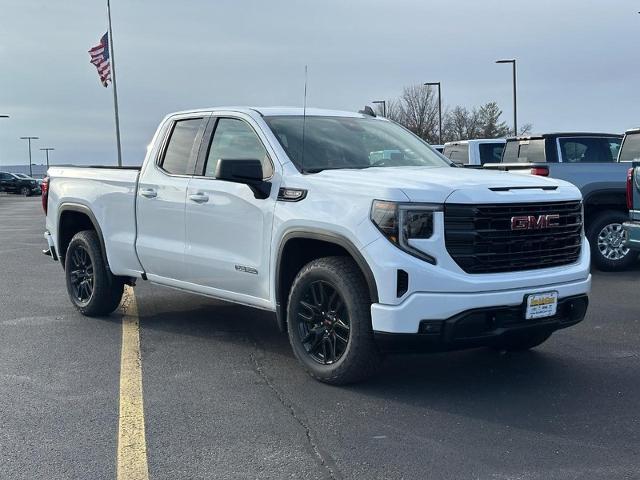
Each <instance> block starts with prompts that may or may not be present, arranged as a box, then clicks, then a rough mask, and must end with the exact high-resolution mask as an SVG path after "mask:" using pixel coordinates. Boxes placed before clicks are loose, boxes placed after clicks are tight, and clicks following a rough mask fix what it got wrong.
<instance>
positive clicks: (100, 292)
mask: <svg viewBox="0 0 640 480" xmlns="http://www.w3.org/2000/svg"><path fill="white" fill-rule="evenodd" d="M64 265H65V267H64V270H65V276H66V280H67V292H68V293H69V298H70V299H71V303H73V305H74V306H75V307H76V308H77V309H78V310H79V311H80V313H82V314H83V315H86V316H88V317H93V316H101V315H109V314H110V313H111V312H113V311H114V310H115V309H116V308H118V305H119V304H120V300H121V299H122V293H123V291H124V281H123V280H122V279H121V278H118V277H116V276H114V275H113V274H112V273H111V272H110V271H109V270H108V269H107V267H106V265H105V263H104V260H103V257H102V249H101V247H100V240H99V239H98V234H97V233H96V232H95V231H93V230H84V231H82V232H78V233H76V234H75V235H74V236H73V238H72V239H71V242H69V246H68V247H67V253H66V255H65V262H64Z"/></svg>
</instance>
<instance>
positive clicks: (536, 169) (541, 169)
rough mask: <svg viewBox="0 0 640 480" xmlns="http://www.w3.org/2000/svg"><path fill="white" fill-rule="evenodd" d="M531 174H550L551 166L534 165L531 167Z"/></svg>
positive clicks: (543, 175)
mask: <svg viewBox="0 0 640 480" xmlns="http://www.w3.org/2000/svg"><path fill="white" fill-rule="evenodd" d="M531 175H539V176H541V177H548V176H549V168H548V167H533V168H532V169H531Z"/></svg>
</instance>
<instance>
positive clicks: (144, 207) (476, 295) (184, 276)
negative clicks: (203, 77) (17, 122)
mask: <svg viewBox="0 0 640 480" xmlns="http://www.w3.org/2000/svg"><path fill="white" fill-rule="evenodd" d="M303 115H304V114H303V110H302V109H300V108H271V109H270V108H260V109H257V108H233V109H231V108H230V109H210V110H195V111H187V112H181V113H176V114H172V115H169V116H168V117H166V118H165V119H164V120H163V121H162V123H161V124H160V126H159V128H158V130H157V132H156V134H155V136H154V138H153V140H152V142H151V145H150V148H149V149H148V152H147V156H146V158H145V160H144V163H143V165H142V168H87V167H85V168H82V167H68V168H67V167H59V166H55V167H51V168H50V169H49V175H50V177H49V179H48V180H47V181H45V183H44V185H45V188H44V191H45V194H44V196H43V206H44V208H45V211H46V229H47V230H46V232H45V238H46V239H47V242H48V244H49V251H48V253H49V254H50V255H51V256H52V257H53V258H54V259H56V260H57V259H59V260H60V261H61V263H62V265H63V266H64V269H65V277H66V285H67V290H68V293H69V298H70V300H71V302H72V303H73V305H75V307H76V308H77V309H78V310H79V311H80V312H81V313H83V314H85V315H105V314H108V313H110V312H112V311H113V310H114V309H116V308H117V306H118V304H119V302H120V299H121V296H122V293H123V286H124V285H125V284H133V283H135V282H136V281H137V280H139V279H142V280H146V281H149V282H152V283H156V284H160V285H165V286H169V287H174V288H179V289H182V290H186V291H189V292H193V293H196V294H200V295H206V296H211V297H216V298H220V299H224V300H227V301H230V302H235V303H240V304H243V305H249V306H253V307H257V308H261V309H264V310H269V311H272V312H274V313H275V315H276V318H277V321H278V325H279V326H280V328H281V329H283V330H286V331H287V332H288V335H289V340H290V343H291V346H292V349H293V352H294V354H295V356H296V357H297V358H298V360H299V361H300V363H301V364H302V365H303V367H304V368H305V369H306V370H307V371H308V372H309V373H310V374H311V375H312V376H313V377H315V378H316V379H319V380H321V381H323V382H327V383H334V384H342V383H348V382H354V381H357V380H361V379H363V378H365V377H367V376H369V375H370V374H372V373H373V372H374V371H375V369H376V367H377V366H378V365H379V362H380V358H381V356H380V354H381V352H384V351H411V350H414V349H424V350H451V349H460V348H469V347H478V346H490V347H494V348H498V349H507V350H523V349H529V348H533V347H535V346H537V345H539V344H541V343H542V342H544V341H545V340H546V339H547V338H549V336H550V335H551V334H552V333H553V332H554V331H556V330H558V329H561V328H565V327H569V326H571V325H574V324H576V323H578V322H580V321H581V320H582V319H583V318H584V315H585V312H586V310H587V303H588V301H587V293H588V291H589V288H590V283H591V276H590V273H589V256H590V254H589V249H588V248H586V244H585V242H584V236H583V233H582V210H581V196H580V192H579V190H578V189H577V188H576V187H574V186H573V185H571V184H569V183H566V182H563V181H560V180H552V179H546V178H540V177H527V176H523V175H505V174H503V173H496V172H490V171H471V170H467V169H463V168H457V167H455V166H454V165H452V164H451V163H450V162H448V161H447V160H446V159H444V158H443V157H442V156H441V155H440V154H439V153H437V152H436V151H434V150H433V149H432V148H431V147H429V146H428V145H427V144H426V143H424V142H423V141H422V140H421V139H419V138H418V137H416V136H415V135H413V134H412V133H410V132H408V131H407V130H405V129H404V128H402V127H400V126H398V125H396V124H395V123H393V122H391V121H389V120H387V119H384V118H379V117H375V115H372V114H355V113H349V112H337V111H330V110H317V109H313V110H311V109H308V110H307V111H306V116H303ZM303 125H304V135H303ZM380 152H382V153H380ZM385 152H388V153H385ZM391 167H393V168H391Z"/></svg>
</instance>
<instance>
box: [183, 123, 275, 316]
mask: <svg viewBox="0 0 640 480" xmlns="http://www.w3.org/2000/svg"><path fill="white" fill-rule="evenodd" d="M201 157H202V158H201V161H199V166H198V168H197V174H196V175H195V176H194V177H193V178H192V179H191V181H190V182H189V187H188V191H187V201H186V243H187V247H186V253H185V263H186V265H187V274H188V281H189V282H190V283H192V284H195V285H198V286H200V287H201V288H200V291H202V292H203V293H209V294H211V295H215V296H218V297H222V298H229V299H232V300H235V301H240V302H246V303H250V304H255V305H259V306H260V305H267V303H266V302H267V301H268V299H269V258H270V255H269V253H270V245H271V229H272V224H273V211H274V209H275V201H276V198H277V194H278V187H279V184H278V183H279V181H278V178H279V173H278V172H275V171H274V162H273V161H272V159H275V156H274V153H273V151H272V150H271V149H270V147H269V145H268V142H267V140H266V138H265V137H264V134H263V133H262V132H261V130H260V127H259V125H257V124H256V123H255V122H254V121H253V119H251V117H249V116H248V115H244V114H241V113H233V112H229V114H220V115H218V116H216V117H212V119H211V120H210V121H209V127H208V128H207V133H206V134H205V140H204V141H203V148H202V149H201ZM220 159H225V160H234V159H245V160H246V159H257V160H260V162H261V163H262V168H263V178H264V179H265V180H269V181H270V182H271V184H272V185H271V195H270V196H269V197H268V198H265V199H261V198H255V195H254V193H253V192H252V190H251V189H250V188H249V187H248V186H247V185H245V184H241V183H233V182H228V181H223V180H217V179H216V178H215V172H216V165H217V163H218V160H220Z"/></svg>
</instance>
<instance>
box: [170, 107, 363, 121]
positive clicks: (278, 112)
mask: <svg viewBox="0 0 640 480" xmlns="http://www.w3.org/2000/svg"><path fill="white" fill-rule="evenodd" d="M220 111H226V112H229V111H232V112H238V113H245V114H247V115H251V114H252V113H258V114H260V115H261V116H263V117H280V116H301V115H302V114H303V112H304V109H303V108H302V107H249V106H229V107H211V108H195V109H189V110H182V111H179V112H173V113H171V114H170V115H182V114H188V113H199V112H220ZM306 115H307V116H323V117H353V118H371V117H370V116H369V115H365V114H362V113H356V112H348V111H343V110H329V109H324V108H307V109H306Z"/></svg>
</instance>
